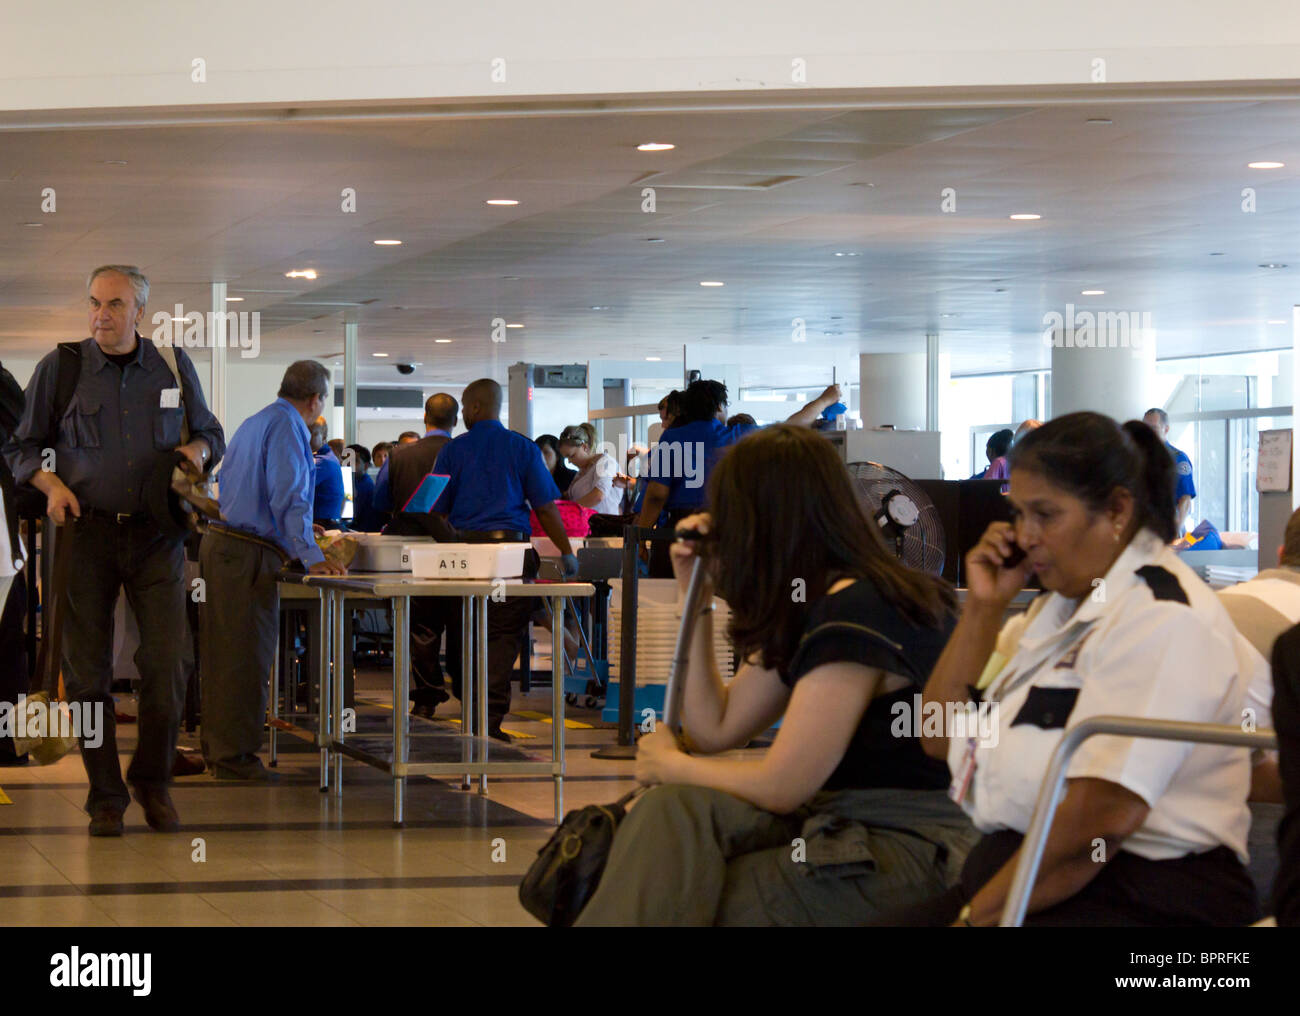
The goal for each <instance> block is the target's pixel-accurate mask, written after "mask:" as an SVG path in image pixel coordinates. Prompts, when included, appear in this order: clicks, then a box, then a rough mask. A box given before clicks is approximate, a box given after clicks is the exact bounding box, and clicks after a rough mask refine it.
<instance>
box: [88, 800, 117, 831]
mask: <svg viewBox="0 0 1300 1016" xmlns="http://www.w3.org/2000/svg"><path fill="white" fill-rule="evenodd" d="M122 832H123V826H122V809H120V808H118V807H116V806H115V805H112V804H101V805H100V806H99V807H98V808H96V809H95V810H94V811H93V812H91V814H90V835H91V836H121V835H122Z"/></svg>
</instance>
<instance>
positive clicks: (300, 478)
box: [199, 360, 344, 780]
mask: <svg viewBox="0 0 1300 1016" xmlns="http://www.w3.org/2000/svg"><path fill="white" fill-rule="evenodd" d="M328 393H329V372H328V371H327V370H326V369H325V367H324V366H323V365H322V364H319V363H317V362H316V361H314V360H299V361H298V362H297V363H293V364H290V366H289V368H288V369H287V370H286V371H285V372H284V379H283V380H282V381H281V382H280V390H279V393H278V398H276V400H275V401H274V402H272V403H271V404H270V405H269V406H267V407H266V408H265V409H262V410H261V411H260V412H258V413H254V414H253V415H252V416H250V417H249V418H248V419H247V420H245V421H244V422H243V423H242V424H241V425H240V427H239V429H238V430H237V431H235V436H234V437H232V438H231V439H230V448H229V449H228V451H227V453H226V458H225V461H224V462H223V463H222V466H221V477H220V482H221V511H222V514H223V515H224V516H225V518H226V524H225V525H224V526H221V525H213V526H211V527H210V528H209V529H208V532H207V533H205V534H204V536H203V544H202V546H201V548H200V549H199V562H200V564H201V566H202V569H203V581H204V582H205V583H206V586H207V598H206V600H205V603H204V609H203V610H202V611H201V612H200V617H199V638H200V640H201V641H200V646H201V651H200V653H199V661H200V678H201V680H202V694H203V732H202V742H203V755H204V757H205V758H206V760H207V762H208V765H209V766H211V768H212V771H213V774H214V775H215V776H217V778H218V779H236V780H258V779H267V778H268V774H267V770H266V767H265V766H263V765H262V763H261V760H260V759H258V757H257V752H258V751H259V750H260V749H261V746H262V728H263V726H264V725H265V722H266V702H267V694H268V687H267V683H268V681H267V676H268V675H269V674H270V672H271V667H272V666H273V665H274V662H275V646H276V636H277V632H278V628H279V618H280V594H279V586H278V585H277V581H276V573H277V572H279V570H280V567H281V562H282V558H291V559H296V560H298V561H301V562H302V565H303V567H304V568H306V569H307V570H308V571H309V572H311V573H312V574H313V575H337V574H341V573H342V572H343V571H344V569H343V568H342V567H341V566H339V565H337V564H335V563H333V562H331V561H327V560H325V555H324V554H323V553H322V552H321V550H320V548H319V547H318V546H316V540H315V537H314V535H313V531H312V490H313V474H314V466H313V462H312V454H311V438H310V435H309V433H308V430H307V421H308V420H314V419H316V416H317V414H318V413H319V412H320V410H321V406H322V405H323V403H324V402H325V399H326V398H327V397H328ZM246 535H247V536H254V537H257V538H258V539H260V540H262V541H264V542H263V543H261V544H258V543H255V542H253V541H251V540H248V539H244V538H243V537H244V536H246ZM268 544H271V545H273V546H268ZM275 547H278V548H279V553H277V552H276V550H275V549H274V548H275Z"/></svg>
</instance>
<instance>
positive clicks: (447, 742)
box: [280, 572, 595, 826]
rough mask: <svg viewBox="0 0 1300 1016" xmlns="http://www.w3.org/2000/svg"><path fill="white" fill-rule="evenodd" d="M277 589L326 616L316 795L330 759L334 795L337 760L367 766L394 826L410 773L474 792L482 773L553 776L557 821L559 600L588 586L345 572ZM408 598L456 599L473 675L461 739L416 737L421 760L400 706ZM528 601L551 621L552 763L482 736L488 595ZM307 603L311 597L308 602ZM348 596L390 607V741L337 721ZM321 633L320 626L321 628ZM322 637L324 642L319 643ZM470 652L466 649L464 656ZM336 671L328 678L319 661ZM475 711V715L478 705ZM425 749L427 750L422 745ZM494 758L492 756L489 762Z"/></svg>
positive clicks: (406, 687) (298, 579) (291, 581)
mask: <svg viewBox="0 0 1300 1016" xmlns="http://www.w3.org/2000/svg"><path fill="white" fill-rule="evenodd" d="M280 580H281V590H282V592H288V590H289V589H291V588H294V587H297V588H296V589H295V592H294V593H292V594H290V596H289V597H288V598H304V597H302V591H303V587H306V588H307V589H310V590H312V591H313V592H317V593H318V595H319V597H320V608H319V609H320V616H321V619H322V622H324V621H325V620H326V619H328V624H329V633H330V634H329V639H328V642H329V645H330V647H331V649H332V652H330V653H323V652H322V653H319V654H318V660H317V666H318V673H319V675H320V695H319V698H320V706H319V714H320V715H319V717H318V724H317V726H318V730H317V737H319V738H320V739H321V740H323V741H324V742H325V743H324V744H323V745H322V747H321V752H322V758H321V765H322V770H321V789H322V790H325V789H328V787H329V774H328V768H329V766H328V763H329V755H330V753H331V752H332V753H333V761H334V781H333V792H334V794H335V795H341V794H342V793H343V780H342V776H343V756H344V755H346V756H347V757H348V758H352V759H356V760H357V761H358V762H364V763H365V764H366V765H369V766H373V767H375V768H376V769H379V770H381V771H383V772H386V773H390V774H391V775H392V777H393V824H394V825H399V826H400V825H401V824H402V823H403V812H404V805H405V794H406V777H408V776H454V775H457V774H464V776H465V779H466V782H467V783H468V782H469V781H470V780H472V779H473V777H475V776H477V777H478V780H479V793H487V778H488V776H489V775H505V774H515V775H523V774H529V775H539V774H545V775H550V776H551V777H553V779H554V780H555V820H556V822H557V823H558V822H559V821H560V818H561V816H562V815H563V813H564V642H563V639H564V601H565V598H566V597H570V596H591V595H592V593H593V592H595V589H594V587H593V586H591V585H590V584H589V583H586V582H546V583H536V582H525V581H522V580H519V579H511V580H488V579H483V580H465V581H445V580H440V579H417V578H413V577H412V576H410V575H407V574H403V573H400V572H384V573H371V574H351V575H301V574H294V573H282V574H281V576H280ZM412 596H451V597H455V598H457V599H459V600H460V601H461V638H462V643H461V647H462V652H461V659H462V660H465V661H469V660H471V659H473V660H474V662H475V666H474V671H475V672H474V674H473V675H470V678H471V679H468V680H466V679H465V676H464V675H462V680H461V694H462V696H463V698H462V704H463V709H462V716H463V717H464V718H465V721H466V722H464V723H463V724H462V732H461V733H460V734H450V733H447V734H437V735H433V736H432V737H429V738H427V739H426V738H424V737H421V739H420V740H421V743H420V747H421V749H422V750H421V752H420V754H421V755H426V756H428V757H425V758H416V759H414V760H413V759H412V758H411V744H412V737H411V717H410V713H409V711H408V710H407V708H406V704H407V702H408V700H409V695H410V688H411V658H410V632H411V621H410V601H411V597H412ZM502 596H508V597H535V598H545V599H549V600H550V602H551V610H552V612H553V614H554V621H553V623H552V626H551V700H552V717H551V720H552V722H551V757H550V759H544V758H543V759H539V758H534V757H532V756H530V755H528V754H527V753H526V752H524V751H522V750H521V749H519V748H514V747H511V746H510V745H506V744H502V743H501V742H496V741H493V740H491V739H490V738H489V737H488V736H487V687H488V665H487V664H488V659H487V642H488V626H487V612H488V602H489V600H491V599H493V598H498V599H499V598H501V597H502ZM305 598H307V599H312V598H314V597H311V596H308V597H305ZM352 600H389V601H390V602H391V603H392V608H393V730H392V736H391V744H387V743H385V742H386V741H387V740H388V738H387V737H376V736H373V735H369V734H366V735H359V736H357V737H355V738H354V739H353V741H352V742H349V741H348V740H347V734H348V731H346V730H345V729H344V723H343V672H344V667H343V665H342V662H343V660H344V658H345V657H344V654H345V652H346V647H345V646H344V644H343V643H344V640H343V632H344V619H345V616H346V605H347V603H348V601H352ZM322 630H324V623H322ZM321 641H325V640H324V639H322V640H321ZM471 650H473V651H471ZM328 656H332V657H333V659H334V661H335V665H334V668H333V674H332V677H331V676H330V675H329V665H328V663H327V662H326V658H327V657H328ZM476 706H477V709H476V708H475V707H476ZM426 748H427V749H428V750H427V751H426V750H424V749H426ZM492 755H495V756H496V758H495V759H493V758H492Z"/></svg>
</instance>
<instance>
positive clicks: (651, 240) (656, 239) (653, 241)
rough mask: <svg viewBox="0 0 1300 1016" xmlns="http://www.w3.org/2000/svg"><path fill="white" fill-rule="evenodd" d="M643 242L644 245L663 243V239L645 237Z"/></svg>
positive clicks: (660, 237) (659, 237)
mask: <svg viewBox="0 0 1300 1016" xmlns="http://www.w3.org/2000/svg"><path fill="white" fill-rule="evenodd" d="M645 242H646V243H663V242H664V238H663V237H662V236H647V237H646V238H645Z"/></svg>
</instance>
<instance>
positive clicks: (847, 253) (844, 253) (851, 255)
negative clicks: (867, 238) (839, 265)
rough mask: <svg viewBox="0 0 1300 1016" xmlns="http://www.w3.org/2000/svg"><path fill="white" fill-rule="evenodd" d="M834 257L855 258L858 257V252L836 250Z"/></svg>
mask: <svg viewBox="0 0 1300 1016" xmlns="http://www.w3.org/2000/svg"><path fill="white" fill-rule="evenodd" d="M835 256H836V257H837V258H855V257H857V256H858V252H857V251H852V250H837V251H836V252H835Z"/></svg>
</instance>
